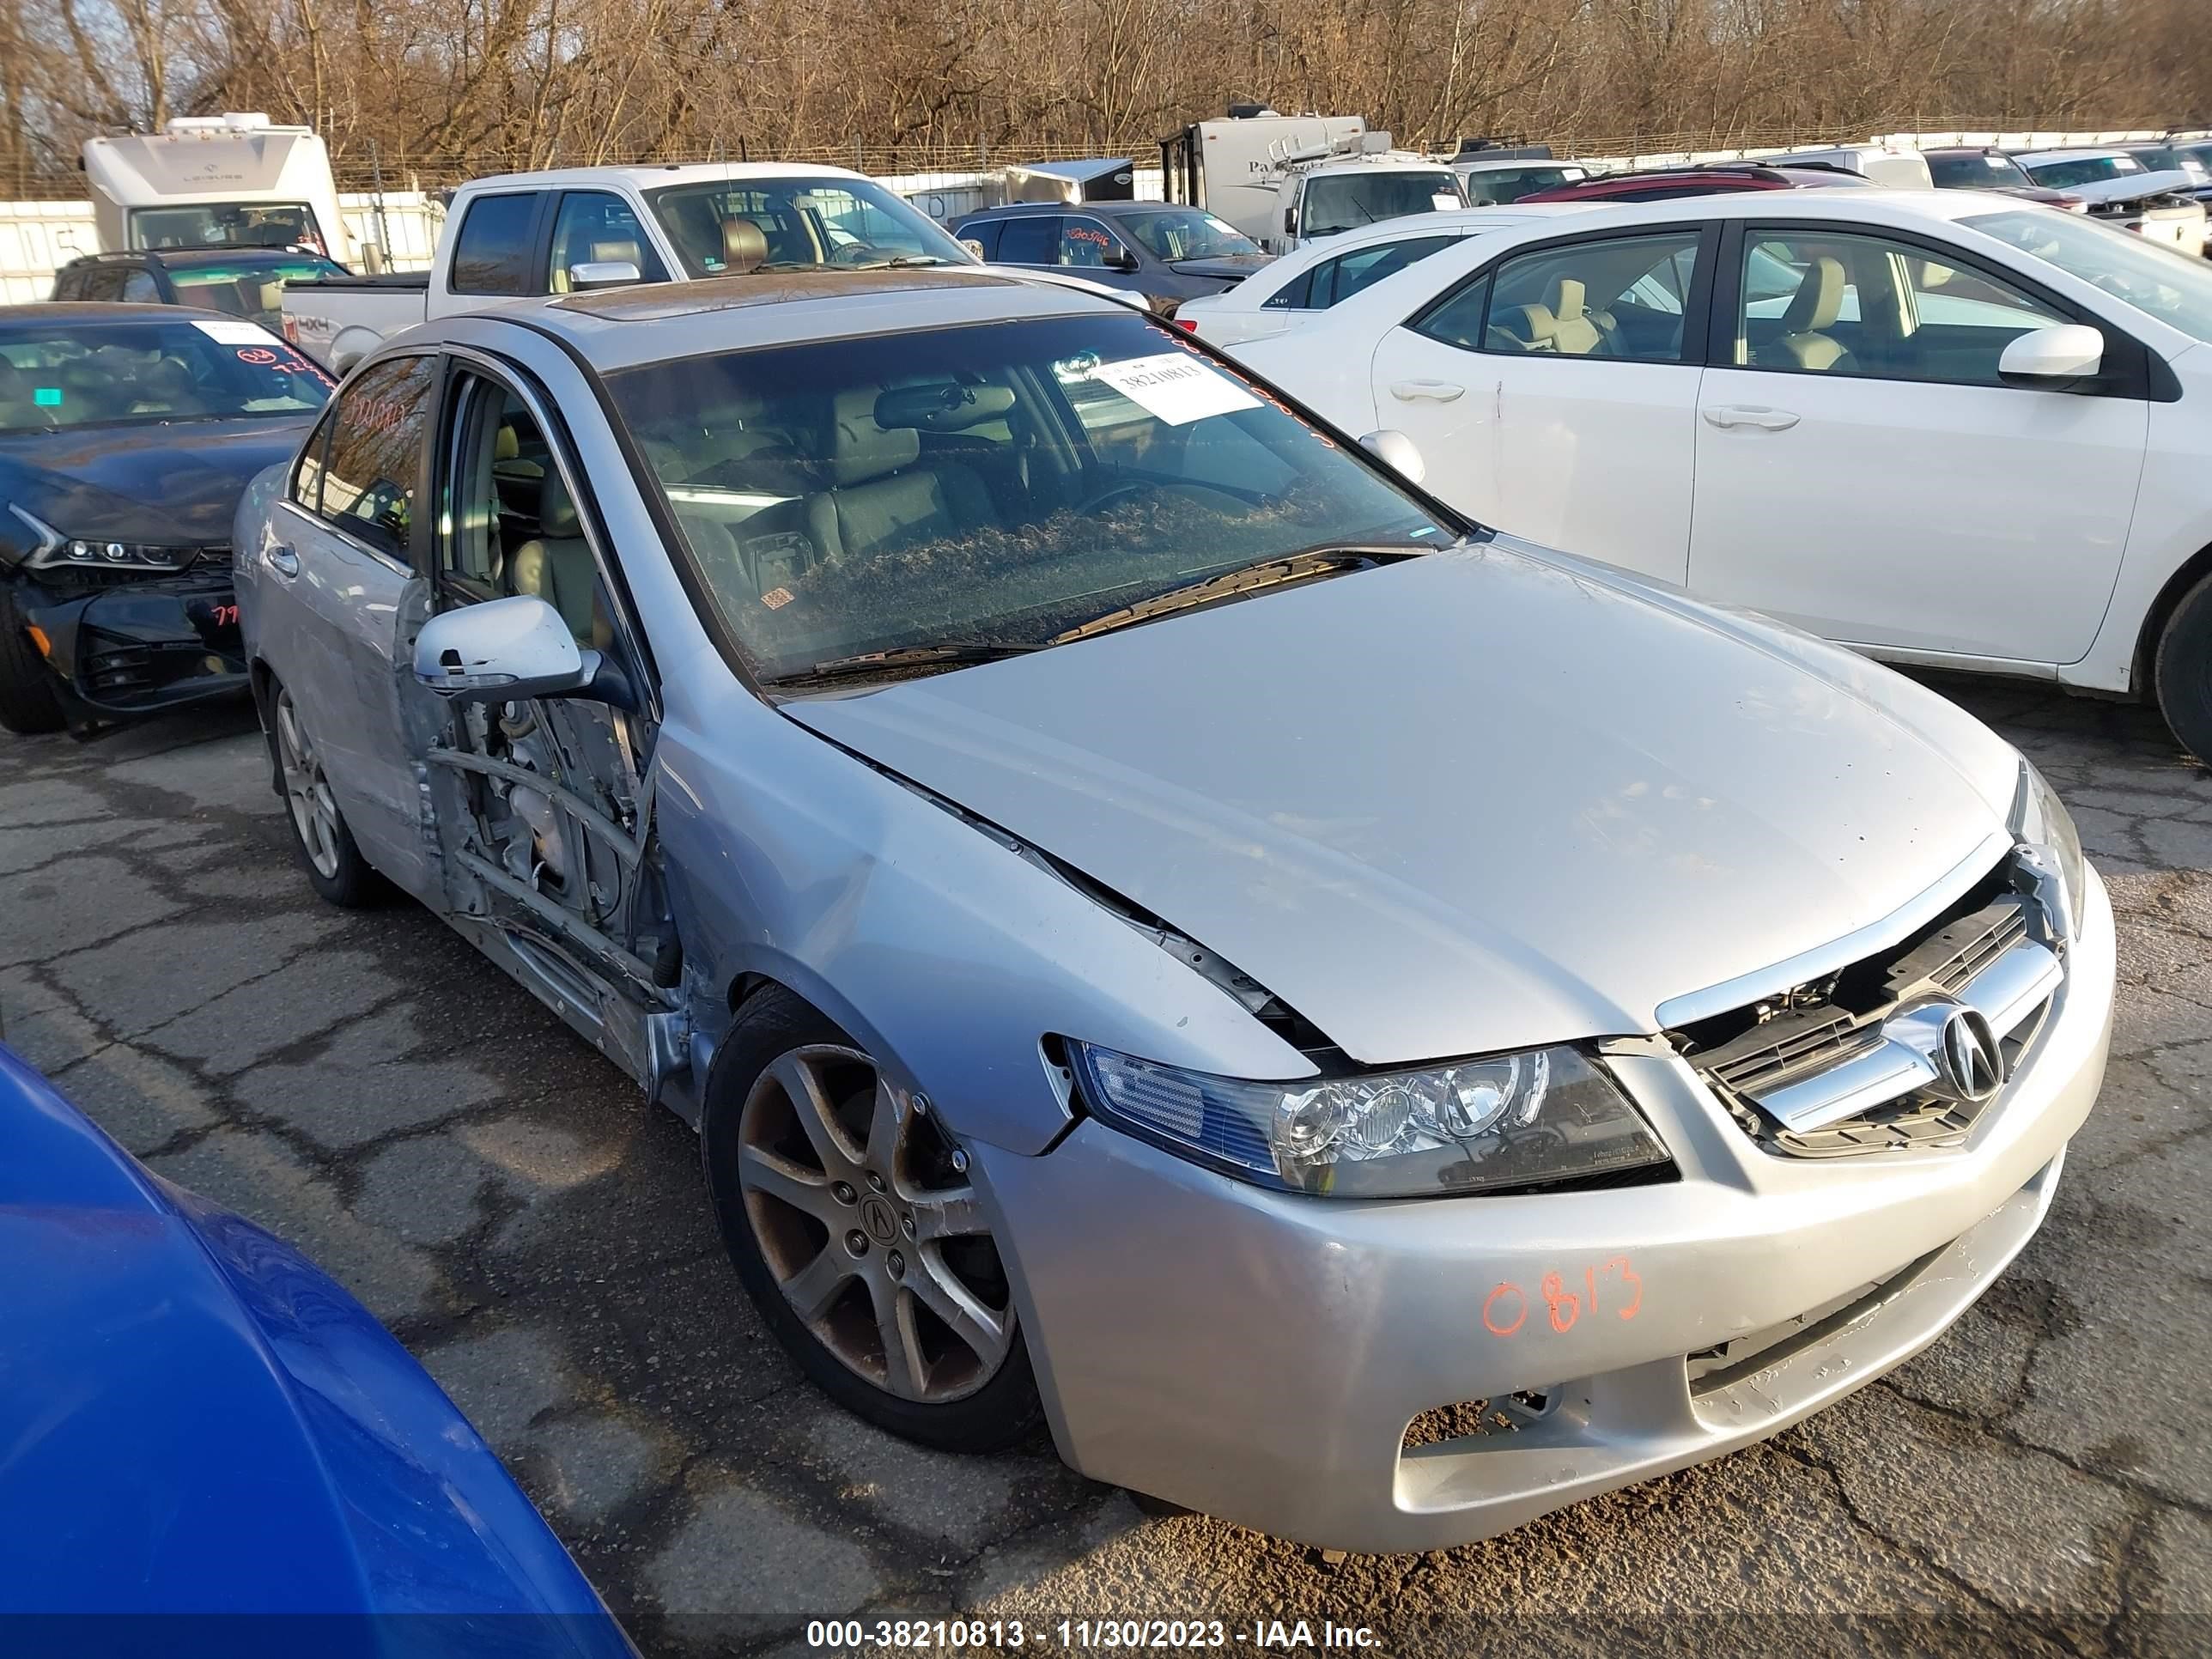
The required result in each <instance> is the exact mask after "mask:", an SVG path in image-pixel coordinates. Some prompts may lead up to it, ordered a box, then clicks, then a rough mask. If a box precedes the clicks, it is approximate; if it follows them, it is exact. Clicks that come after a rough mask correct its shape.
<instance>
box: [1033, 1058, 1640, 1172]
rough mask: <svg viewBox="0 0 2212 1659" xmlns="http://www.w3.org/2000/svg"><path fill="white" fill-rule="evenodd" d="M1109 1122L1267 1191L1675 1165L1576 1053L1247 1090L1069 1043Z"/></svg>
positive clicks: (1092, 1104)
mask: <svg viewBox="0 0 2212 1659" xmlns="http://www.w3.org/2000/svg"><path fill="white" fill-rule="evenodd" d="M1068 1049H1069V1052H1070V1054H1071V1055H1072V1056H1073V1064H1074V1070H1075V1074H1076V1079H1077V1083H1078V1086H1079V1089H1080V1091H1081V1093H1082V1097H1083V1102H1084V1104H1085V1106H1086V1107H1088V1108H1089V1109H1091V1111H1093V1112H1094V1113H1096V1114H1097V1116H1098V1117H1099V1118H1101V1119H1102V1120H1103V1121H1106V1122H1108V1123H1110V1124H1113V1125H1114V1126H1115V1127H1117V1128H1120V1129H1123V1130H1125V1131H1127V1132H1128V1133H1133V1134H1135V1135H1138V1136H1139V1137H1141V1138H1142V1139H1146V1140H1150V1141H1152V1142H1153V1143H1155V1144H1156V1145H1160V1146H1166V1147H1168V1148H1169V1149H1170V1151H1174V1152H1181V1153H1182V1154H1183V1155H1184V1156H1186V1157H1189V1158H1195V1159H1197V1160H1198V1161H1199V1162H1200V1163H1203V1164H1208V1165H1211V1166H1212V1167H1213V1168H1216V1169H1218V1170H1223V1171H1225V1173H1229V1174H1232V1175H1237V1176H1243V1178H1245V1179H1247V1180H1251V1181H1256V1182H1261V1183H1262V1184H1264V1185H1267V1186H1271V1187H1279V1188H1285V1189H1286V1190H1289V1191H1292V1192H1304V1193H1325V1194H1334V1195H1335V1196H1338V1197H1345V1198H1416V1197H1425V1196H1448V1195H1451V1194H1468V1193H1482V1192H1493V1191H1497V1190H1499V1189H1502V1188H1528V1187H1543V1186H1552V1185H1557V1184H1559V1183H1560V1182H1582V1181H1588V1180H1589V1179H1591V1178H1593V1177H1602V1176H1614V1175H1619V1174H1622V1173H1625V1172H1627V1171H1631V1170H1642V1169H1649V1168H1653V1167H1655V1166H1659V1165H1663V1164H1667V1163H1668V1157H1667V1152H1666V1149H1665V1148H1664V1147H1663V1146H1661V1145H1660V1144H1659V1141H1658V1138H1657V1137H1656V1136H1655V1135H1654V1134H1653V1133H1651V1130H1650V1127H1649V1126H1647V1125H1646V1124H1645V1123H1644V1119H1643V1117H1642V1116H1641V1115H1639V1114H1638V1112H1637V1110H1636V1109H1635V1107H1633V1106H1632V1105H1631V1104H1630V1103H1629V1102H1628V1099H1627V1097H1626V1096H1625V1095H1623V1094H1622V1093H1621V1092H1620V1089H1619V1088H1617V1087H1616V1086H1615V1085H1614V1084H1613V1081H1612V1079H1609V1078H1608V1077H1607V1076H1606V1075H1605V1073H1603V1072H1601V1071H1600V1070H1599V1069H1598V1068H1597V1066H1595V1065H1594V1064H1593V1063H1592V1062H1591V1061H1590V1060H1588V1059H1586V1058H1585V1057H1584V1056H1583V1054H1582V1053H1581V1052H1580V1051H1579V1050H1577V1049H1574V1048H1534V1049H1530V1050H1528V1051H1527V1052H1525V1053H1522V1054H1504V1055H1498V1056H1495V1057H1492V1058H1490V1059H1486V1060H1455V1061H1451V1062H1449V1063H1447V1064H1444V1065H1438V1066H1418V1067H1414V1068H1411V1069H1408V1070H1405V1071H1391V1072H1365V1073H1358V1074H1355V1075H1352V1076H1348V1077H1331V1078H1300V1079H1295V1080H1292V1081H1290V1082H1285V1083H1260V1082H1250V1081H1246V1080H1244V1079H1237V1078H1225V1077H1215V1076H1212V1075H1210V1074H1208V1073H1202V1072H1190V1071H1185V1070H1183V1069H1182V1068H1181V1067H1178V1066H1164V1065H1161V1064H1159V1063H1158V1061H1155V1060H1138V1059H1134V1058H1133V1057H1132V1056H1130V1055H1128V1054H1116V1053H1115V1051H1114V1050H1112V1049H1110V1048H1094V1047H1092V1046H1091V1045H1090V1044H1088V1043H1081V1042H1072V1043H1070V1044H1069V1045H1068Z"/></svg>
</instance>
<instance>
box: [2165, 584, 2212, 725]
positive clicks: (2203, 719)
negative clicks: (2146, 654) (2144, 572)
mask: <svg viewBox="0 0 2212 1659" xmlns="http://www.w3.org/2000/svg"><path fill="white" fill-rule="evenodd" d="M2151 692H2152V695H2153V696H2154V697H2156V699H2157V700H2158V710H2159V713H2160V714H2163V715H2165V716H2166V725H2167V726H2169V727H2171V728H2172V732H2173V735H2174V736H2175V737H2176V738H2179V739H2180V740H2181V746H2182V747H2183V748H2185V749H2186V750H2189V752H2190V753H2191V754H2192V755H2194V756H2196V757H2197V759H2198V760H2200V761H2202V762H2203V763H2205V764H2207V765H2212V576H2207V577H2205V578H2204V579H2203V580H2202V581H2200V582H2198V583H2197V586H2194V587H2192V588H2191V589H2190V590H2189V592H2186V593H2185V594H2183V595H2182V596H2181V603H2180V604H2179V605H2176V606H2174V607H2173V614H2172V616H2170V617H2167V618H2166V631H2165V632H2164V633H2162V634H2160V635H2159V636H2158V648H2157V650H2156V651H2155V652H2154V653H2153V655H2152V658H2151Z"/></svg>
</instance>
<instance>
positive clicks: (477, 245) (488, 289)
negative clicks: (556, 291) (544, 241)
mask: <svg viewBox="0 0 2212 1659" xmlns="http://www.w3.org/2000/svg"><path fill="white" fill-rule="evenodd" d="M537 223H538V196H537V193H536V192H535V191H524V192H523V193H522V194H520V195H517V196H479V197H477V199H476V200H475V201H473V202H471V203H470V204H469V210H468V216H466V217H465V218H464V219H463V220H462V221H461V230H460V234H459V237H458V238H456V239H455V240H454V242H453V270H452V272H451V274H450V275H449V276H448V277H447V283H448V284H449V286H451V288H452V289H453V292H454V293H456V294H528V293H530V292H532V288H533V284H532V281H531V270H530V262H531V256H532V253H534V252H536V249H535V248H534V247H533V246H532V241H533V240H534V239H533V238H532V235H531V232H532V230H533V229H535V228H536V227H537Z"/></svg>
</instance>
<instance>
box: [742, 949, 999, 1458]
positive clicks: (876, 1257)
mask: <svg viewBox="0 0 2212 1659" xmlns="http://www.w3.org/2000/svg"><path fill="white" fill-rule="evenodd" d="M700 1152H701V1156H702V1159H703V1160H704V1163H705V1166H706V1176H707V1190H708V1197H709V1198H710V1199H711V1200H712V1201H713V1203H714V1216H715V1219H716V1221H717V1222H718V1223H719V1224H720V1227H721V1230H722V1242H723V1243H724V1245H725V1247H726V1249H728V1251H729V1253H730V1260H731V1261H732V1264H733V1265H734V1266H735V1267H736V1268H737V1270H738V1278H739V1279H741V1280H743V1281H744V1287H745V1290H746V1291H747V1292H748V1293H749V1294H750V1296H751V1297H752V1299H753V1304H754V1305H755V1306H756V1307H757V1308H758V1309H759V1310H760V1312H761V1316H762V1318H763V1320H765V1321H766V1322H767V1323H768V1327H769V1329H770V1330H771V1331H773V1332H774V1333H775V1337H776V1340H778V1341H779V1342H781V1344H782V1345H783V1346H784V1348H785V1350H786V1351H787V1352H788V1353H789V1354H790V1355H791V1357H792V1358H793V1359H794V1360H796V1361H797V1362H798V1364H799V1368H800V1369H801V1370H804V1371H805V1373H806V1375H807V1376H809V1377H810V1378H811V1379H812V1381H813V1383H814V1384H815V1386H817V1388H819V1389H821V1390H822V1391H823V1393H824V1394H827V1395H829V1397H830V1398H831V1399H833V1400H835V1401H837V1402H838V1403H839V1404H840V1405H842V1406H843V1407H845V1408H846V1409H847V1410H848V1411H850V1412H852V1413H854V1414H855V1415H856V1416H859V1417H861V1418H865V1419H866V1420H867V1421H869V1422H871V1423H873V1424H875V1425H877V1426H878V1427H879V1428H883V1429H887V1430H889V1431H890V1432H891V1433H893V1434H896V1435H899V1436H901V1437H903V1438H905V1439H908V1440H913V1441H917V1442H919V1443H921V1444H923V1445H926V1446H933V1447H935V1448H937V1449H939V1450H943V1451H956V1452H987V1451H998V1450H1001V1449H1005V1448H1006V1447H1008V1446H1011V1445H1013V1444H1015V1443H1018V1442H1019V1441H1021V1440H1024V1439H1025V1438H1027V1437H1029V1436H1030V1434H1031V1433H1032V1432H1033V1431H1035V1429H1036V1425H1037V1422H1038V1420H1039V1419H1040V1418H1041V1416H1042V1405H1041V1403H1040V1401H1039V1400H1038V1397H1037V1389H1036V1380H1035V1378H1034V1376H1032V1375H1031V1373H1030V1364H1029V1352H1028V1349H1027V1346H1026V1345H1025V1343H1024V1338H1023V1334H1022V1331H1021V1328H1020V1327H1019V1325H1018V1322H1017V1321H1016V1319H1015V1315H1014V1307H1013V1299H1012V1292H1011V1290H1010V1287H1009V1285H1008V1284H1007V1279H1006V1269H1005V1267H1004V1264H1003V1263H1002V1262H1001V1261H1000V1256H999V1252H998V1248H997V1245H996V1243H994V1240H993V1239H992V1237H991V1233H990V1230H989V1226H988V1224H987V1221H986V1220H985V1218H984V1212H983V1207H982V1205H981V1200H980V1199H979V1198H978V1196H977V1194H976V1193H975V1188H973V1187H972V1186H971V1185H969V1182H968V1180H967V1176H966V1173H965V1171H966V1169H967V1158H966V1155H965V1153H963V1152H959V1151H958V1150H957V1148H955V1147H954V1146H952V1144H951V1140H950V1139H949V1138H948V1137H947V1136H946V1134H945V1131H944V1129H943V1128H942V1127H941V1125H940V1124H939V1120H938V1118H937V1117H936V1115H934V1114H933V1113H931V1112H929V1111H927V1110H924V1109H918V1107H917V1104H916V1103H915V1101H914V1100H913V1099H911V1098H909V1097H903V1096H901V1095H900V1094H898V1093H897V1092H896V1091H894V1090H893V1089H892V1088H890V1085H888V1084H887V1083H886V1082H885V1081H884V1079H883V1077H882V1075H881V1074H880V1073H878V1070H877V1068H876V1065H875V1062H874V1061H873V1060H871V1059H870V1058H869V1057H868V1055H867V1054H866V1053H865V1052H863V1051H862V1050H861V1049H860V1047H859V1046H858V1045H857V1044H855V1043H854V1042H853V1040H852V1039H851V1038H850V1037H848V1036H846V1035H845V1033H844V1032H842V1031H841V1030H838V1029H837V1027H836V1025H835V1024H832V1023H831V1022H830V1021H829V1019H828V1018H825V1017H824V1016H823V1015H822V1014H821V1013H820V1012H817V1010H815V1009H814V1008H812V1007H810V1006H808V1005H807V1004H806V1003H805V1002H803V1001H801V1000H799V998H797V997H795V996H793V995H792V994H790V993H788V992H787V991H785V990H783V989H781V987H774V988H770V989H769V990H765V991H763V992H761V993H759V994H757V995H756V996H755V997H754V998H753V999H752V1000H750V1001H749V1002H747V1003H746V1004H745V1006H744V1008H743V1009H742V1010H740V1011H739V1012H738V1018H737V1021H736V1023H735V1024H733V1025H732V1028H731V1030H730V1035H729V1036H728V1038H727V1040H726V1042H724V1044H723V1046H722V1051H721V1054H720V1057H719V1058H718V1059H717V1060H716V1061H715V1064H714V1072H713V1073H712V1075H711V1076H710V1078H709V1079H708V1088H707V1102H706V1113H705V1116H704V1119H703V1121H702V1125H701V1133H700Z"/></svg>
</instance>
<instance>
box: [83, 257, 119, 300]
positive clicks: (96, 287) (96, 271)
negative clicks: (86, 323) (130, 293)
mask: <svg viewBox="0 0 2212 1659" xmlns="http://www.w3.org/2000/svg"><path fill="white" fill-rule="evenodd" d="M83 297H84V298H86V299H88V300H119V299H121V298H122V297H123V267H122V266H120V265H94V266H92V267H91V268H90V269H89V270H87V271H86V272H85V273H84V295H83Z"/></svg>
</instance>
